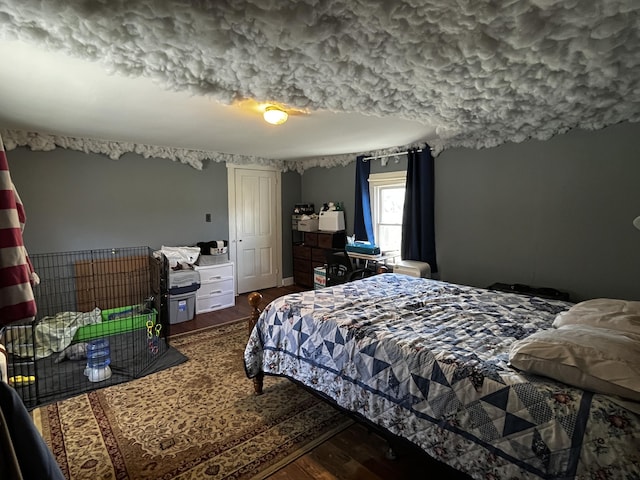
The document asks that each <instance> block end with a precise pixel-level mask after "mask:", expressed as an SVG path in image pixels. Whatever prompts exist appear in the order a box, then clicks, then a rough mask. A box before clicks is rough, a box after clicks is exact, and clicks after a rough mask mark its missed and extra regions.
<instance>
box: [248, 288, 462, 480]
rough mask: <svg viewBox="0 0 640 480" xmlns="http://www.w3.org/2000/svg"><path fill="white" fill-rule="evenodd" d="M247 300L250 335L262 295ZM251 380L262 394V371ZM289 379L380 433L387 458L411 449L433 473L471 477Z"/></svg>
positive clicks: (455, 478)
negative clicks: (432, 467) (385, 445)
mask: <svg viewBox="0 0 640 480" xmlns="http://www.w3.org/2000/svg"><path fill="white" fill-rule="evenodd" d="M247 300H248V302H249V305H250V306H251V314H250V316H249V328H248V334H249V335H250V334H251V331H252V330H253V327H255V325H256V323H257V322H258V317H260V314H261V313H262V309H261V308H260V304H261V302H262V300H263V297H262V294H261V293H259V292H252V293H250V294H249V296H248V298H247ZM252 380H253V389H254V392H255V394H256V395H262V393H263V385H264V372H260V373H259V374H258V375H256V376H255V377H254V378H253V379H252ZM291 381H292V382H294V383H295V384H296V385H299V386H300V387H302V388H304V389H305V390H306V391H307V392H309V393H311V394H312V395H314V396H316V397H318V398H320V399H322V400H323V401H326V402H329V403H330V404H331V405H332V406H334V407H335V408H337V409H338V410H340V411H341V412H343V413H345V414H346V415H348V416H349V417H351V418H352V419H354V420H355V421H356V422H359V423H360V424H362V425H364V426H365V427H366V428H367V429H368V430H369V431H370V432H375V433H377V434H378V435H380V437H382V439H383V440H384V441H385V442H386V443H387V448H386V451H385V452H384V455H385V457H386V458H387V459H389V460H395V459H397V458H398V453H397V452H398V451H400V450H405V451H406V450H412V451H414V452H418V454H419V455H421V456H422V457H424V458H425V459H427V461H428V462H430V463H432V464H433V466H434V468H435V470H434V472H433V473H436V474H437V475H444V477H442V478H447V479H449V480H471V477H469V476H468V475H466V474H464V473H462V472H459V471H457V470H454V469H453V468H452V467H450V466H449V465H446V464H445V463H442V462H440V461H438V460H436V459H434V458H433V457H431V456H430V455H429V454H428V453H426V452H425V451H423V450H422V449H421V448H420V447H418V446H417V445H415V444H413V443H411V442H410V441H409V440H407V439H406V438H402V437H399V436H397V435H395V434H393V433H391V432H388V431H387V430H384V429H383V428H382V427H380V426H379V425H376V424H375V423H373V422H371V421H370V420H369V419H367V418H365V417H363V416H361V415H360V414H358V413H356V412H351V411H349V410H346V409H344V408H342V407H341V406H340V405H337V404H336V402H335V401H334V400H333V399H332V398H329V397H325V396H324V395H321V394H320V393H319V392H316V391H315V390H313V389H311V388H309V387H308V386H306V385H303V384H301V383H299V382H297V381H295V380H291Z"/></svg>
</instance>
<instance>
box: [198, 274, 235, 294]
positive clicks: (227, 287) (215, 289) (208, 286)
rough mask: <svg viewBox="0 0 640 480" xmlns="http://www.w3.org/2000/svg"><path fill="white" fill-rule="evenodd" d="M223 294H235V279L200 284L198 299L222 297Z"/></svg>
mask: <svg viewBox="0 0 640 480" xmlns="http://www.w3.org/2000/svg"><path fill="white" fill-rule="evenodd" d="M222 293H233V278H225V279H223V280H218V281H213V282H207V283H200V288H199V289H198V292H197V293H196V297H197V298H204V297H210V296H211V295H220V294H222Z"/></svg>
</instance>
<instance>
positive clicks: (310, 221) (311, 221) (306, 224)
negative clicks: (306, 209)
mask: <svg viewBox="0 0 640 480" xmlns="http://www.w3.org/2000/svg"><path fill="white" fill-rule="evenodd" d="M298 230H299V231H301V232H315V231H317V230H318V219H317V218H307V219H306V220H298Z"/></svg>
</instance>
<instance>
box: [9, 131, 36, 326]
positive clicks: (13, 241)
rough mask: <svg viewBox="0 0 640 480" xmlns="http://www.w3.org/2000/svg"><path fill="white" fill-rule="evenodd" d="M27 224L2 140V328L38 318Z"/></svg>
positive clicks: (34, 276)
mask: <svg viewBox="0 0 640 480" xmlns="http://www.w3.org/2000/svg"><path fill="white" fill-rule="evenodd" d="M25 220H26V216H25V213H24V207H23V206H22V202H21V201H20V197H19V196H18V192H17V191H16V189H15V186H14V185H13V182H12V181H11V174H10V173H9V163H8V162H7V155H6V154H5V151H4V145H3V143H2V138H0V325H6V324H9V323H13V322H17V321H20V320H30V319H32V318H33V317H35V315H36V302H35V300H34V299H33V289H32V281H34V279H35V278H37V275H35V273H34V271H33V266H32V265H31V261H30V260H29V256H28V255H27V249H26V248H25V247H24V243H23V240H22V231H23V229H24V223H25Z"/></svg>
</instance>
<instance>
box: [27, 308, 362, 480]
mask: <svg viewBox="0 0 640 480" xmlns="http://www.w3.org/2000/svg"><path fill="white" fill-rule="evenodd" d="M247 338H248V331H247V321H246V320H243V321H239V322H234V323H231V324H227V325H222V326H217V327H210V328H206V329H203V330H198V331H195V332H192V333H187V334H183V335H179V336H175V337H172V338H171V345H172V346H173V347H175V348H176V349H178V350H179V351H180V352H182V353H183V354H184V355H186V356H187V357H188V360H187V361H186V362H184V363H182V364H180V365H178V366H176V367H172V368H169V369H167V370H163V371H161V372H158V373H154V374H151V375H148V376H146V377H143V378H139V379H136V380H133V381H131V382H128V383H123V384H119V385H114V386H111V387H106V388H102V389H99V390H95V391H93V392H90V393H86V394H82V395H79V396H76V397H73V398H69V399H66V400H63V401H60V402H57V403H52V404H49V405H46V406H43V407H40V408H38V409H35V410H33V412H32V416H33V418H34V421H35V422H36V425H37V426H38V428H39V430H40V432H41V433H42V436H43V438H44V439H45V441H46V442H47V444H48V445H49V447H50V448H51V450H52V452H53V454H54V457H55V458H56V460H57V462H58V464H59V465H60V467H61V469H62V472H63V473H64V474H65V476H66V477H67V478H68V479H69V480H79V479H91V480H93V479H97V478H100V479H122V480H125V479H130V480H141V479H154V480H155V479H174V478H180V479H185V480H187V479H237V480H244V479H258V478H265V477H267V476H268V475H269V474H271V473H273V472H275V471H276V470H278V469H279V468H281V467H282V466H284V465H286V464H288V463H290V462H292V461H293V460H295V459H296V458H298V457H299V456H301V455H303V454H304V453H306V452H308V451H310V450H311V449H312V448H314V447H315V446H316V445H319V444H320V443H322V442H323V441H325V440H327V439H328V438H330V437H331V436H332V435H335V434H336V433H338V432H340V431H341V430H343V429H345V428H346V427H348V426H349V425H351V424H352V420H350V419H349V418H348V417H347V416H345V415H344V414H343V413H340V412H339V411H338V410H337V409H335V408H334V407H332V406H330V405H329V404H327V403H326V402H324V401H322V400H320V399H318V398H317V397H315V396H313V395H311V394H310V393H308V392H306V391H305V390H303V389H302V388H300V387H299V386H297V385H295V384H293V383H291V382H290V381H288V380H287V379H284V378H275V377H268V376H267V377H266V378H265V389H264V394H263V395H259V396H256V395H254V393H253V385H252V382H251V381H250V380H249V379H247V378H246V375H245V372H244V366H243V361H242V355H243V352H244V346H245V344H246V340H247Z"/></svg>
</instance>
